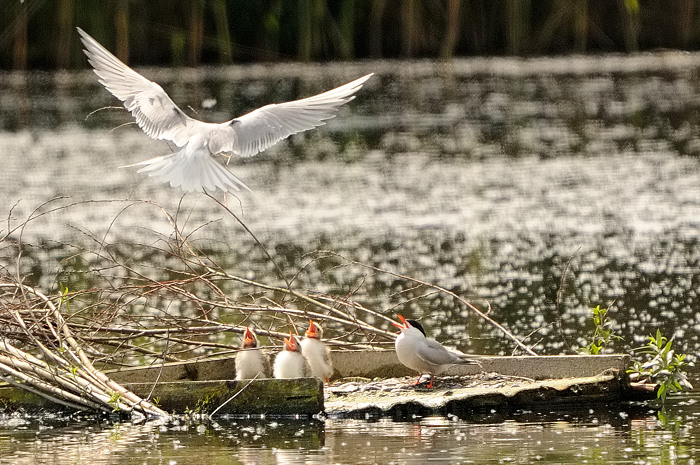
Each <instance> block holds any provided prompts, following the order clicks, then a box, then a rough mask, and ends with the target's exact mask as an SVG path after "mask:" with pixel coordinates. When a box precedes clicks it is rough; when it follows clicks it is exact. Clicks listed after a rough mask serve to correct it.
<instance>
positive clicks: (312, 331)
mask: <svg viewBox="0 0 700 465" xmlns="http://www.w3.org/2000/svg"><path fill="white" fill-rule="evenodd" d="M306 337H311V338H313V337H316V325H315V324H314V322H313V320H311V319H309V329H308V330H307V331H306Z"/></svg>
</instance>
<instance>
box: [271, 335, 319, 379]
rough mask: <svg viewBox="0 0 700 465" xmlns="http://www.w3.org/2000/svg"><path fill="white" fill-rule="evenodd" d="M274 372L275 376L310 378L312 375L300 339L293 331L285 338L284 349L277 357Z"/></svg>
mask: <svg viewBox="0 0 700 465" xmlns="http://www.w3.org/2000/svg"><path fill="white" fill-rule="evenodd" d="M272 372H273V376H274V377H275V378H308V377H309V376H310V375H311V369H310V368H309V364H308V363H307V362H306V358H304V355H303V354H302V353H301V344H300V343H299V339H297V337H296V336H295V335H293V334H292V333H291V332H290V333H289V339H287V338H284V349H282V351H281V352H280V353H279V354H277V356H276V357H275V364H274V366H273V369H272Z"/></svg>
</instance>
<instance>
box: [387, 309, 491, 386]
mask: <svg viewBox="0 0 700 465" xmlns="http://www.w3.org/2000/svg"><path fill="white" fill-rule="evenodd" d="M398 317H399V320H401V324H399V323H395V322H393V321H392V322H391V324H393V325H394V326H396V327H397V328H399V329H400V330H401V333H400V334H399V335H398V336H397V337H396V342H395V347H396V356H397V357H398V358H399V361H400V362H401V363H402V364H404V365H405V366H407V367H408V368H410V369H411V370H415V371H417V372H418V373H420V375H419V376H418V380H417V381H416V383H415V384H418V383H419V382H420V379H421V377H422V376H423V374H425V373H427V374H429V375H430V383H429V384H428V389H432V388H433V376H434V375H439V374H440V373H442V372H443V371H445V370H446V369H448V368H449V367H450V366H452V365H458V364H462V365H480V364H479V362H477V361H476V360H474V358H473V356H469V355H465V354H460V353H458V352H456V351H451V350H448V349H446V348H445V346H443V345H442V344H440V343H439V342H437V341H436V340H435V339H429V338H427V337H426V335H425V330H424V329H423V326H422V325H421V324H420V323H418V322H417V321H415V320H407V319H405V318H404V317H403V316H401V315H398Z"/></svg>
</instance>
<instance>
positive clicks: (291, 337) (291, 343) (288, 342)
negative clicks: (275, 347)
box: [284, 331, 297, 352]
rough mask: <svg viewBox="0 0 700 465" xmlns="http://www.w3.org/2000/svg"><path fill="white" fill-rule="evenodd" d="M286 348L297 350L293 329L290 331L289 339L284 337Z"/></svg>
mask: <svg viewBox="0 0 700 465" xmlns="http://www.w3.org/2000/svg"><path fill="white" fill-rule="evenodd" d="M284 348H285V349H286V350H289V351H292V352H295V351H296V350H297V343H296V339H294V335H293V334H292V332H291V331H290V332H289V339H287V338H286V337H285V338H284Z"/></svg>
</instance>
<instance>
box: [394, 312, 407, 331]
mask: <svg viewBox="0 0 700 465" xmlns="http://www.w3.org/2000/svg"><path fill="white" fill-rule="evenodd" d="M397 316H398V317H399V320H401V323H402V324H398V323H396V322H394V321H392V322H391V324H392V325H394V326H396V327H397V328H399V329H406V328H408V323H406V319H405V318H404V317H403V316H401V315H397Z"/></svg>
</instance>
